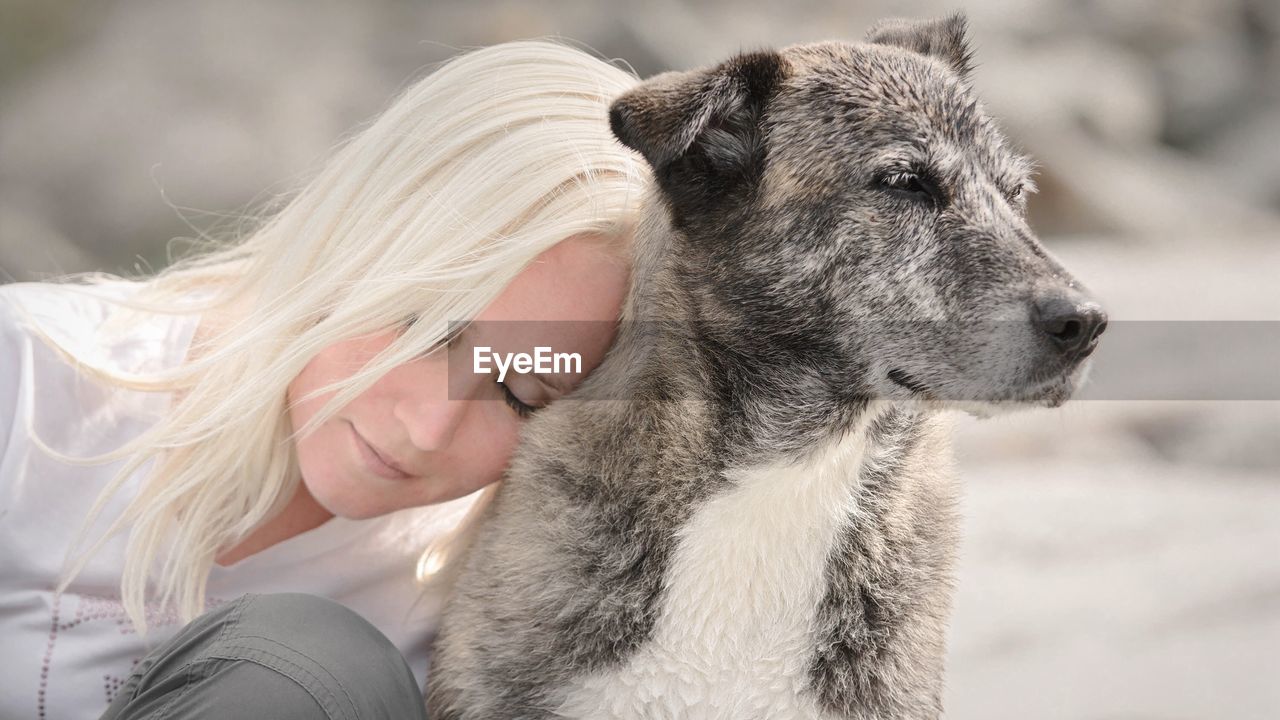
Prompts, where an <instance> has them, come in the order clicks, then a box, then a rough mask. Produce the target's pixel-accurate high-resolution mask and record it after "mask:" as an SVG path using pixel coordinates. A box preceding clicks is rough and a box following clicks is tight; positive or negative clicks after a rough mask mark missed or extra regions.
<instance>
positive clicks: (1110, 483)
mask: <svg viewBox="0 0 1280 720" xmlns="http://www.w3.org/2000/svg"><path fill="white" fill-rule="evenodd" d="M961 8H962V9H964V10H966V11H967V13H968V15H969V19H970V24H971V29H972V36H973V39H974V43H975V45H976V47H977V52H978V54H977V59H978V63H979V65H978V68H977V71H976V74H975V83H976V84H977V86H978V88H979V90H980V92H981V94H982V96H983V97H984V98H985V100H986V103H987V106H988V108H989V109H990V110H991V112H992V113H993V114H995V115H996V116H997V117H999V118H1001V120H1002V121H1003V123H1004V125H1005V127H1006V128H1007V129H1008V131H1009V132H1010V134H1011V136H1012V137H1013V138H1014V139H1015V141H1016V142H1017V143H1018V144H1019V145H1020V146H1021V147H1022V148H1024V149H1025V150H1026V151H1028V152H1029V153H1030V154H1031V155H1033V156H1034V157H1035V158H1036V159H1037V161H1038V162H1039V165H1040V168H1039V178H1038V181H1039V185H1040V192H1039V194H1038V195H1035V196H1033V198H1032V201H1031V216H1032V222H1033V225H1034V226H1035V227H1036V228H1037V230H1038V231H1039V232H1040V233H1041V235H1042V237H1043V239H1044V241H1045V243H1046V245H1048V247H1050V249H1051V250H1052V251H1053V252H1054V253H1055V254H1057V255H1059V256H1060V257H1061V258H1062V259H1063V261H1064V262H1065V263H1066V264H1067V266H1068V267H1069V268H1071V269H1072V270H1073V271H1074V272H1075V274H1076V275H1077V276H1079V277H1080V278H1081V279H1083V280H1084V281H1085V282H1086V284H1088V285H1089V286H1090V287H1091V288H1092V289H1093V290H1094V291H1095V292H1096V294H1097V295H1098V296H1100V298H1101V299H1102V300H1103V301H1104V303H1105V304H1106V305H1107V308H1108V310H1109V311H1110V313H1111V316H1112V318H1113V319H1115V320H1119V321H1154V320H1162V321H1186V320H1200V321H1225V320H1237V321H1239V320H1254V321H1280V290H1278V289H1277V278H1280V80H1278V78H1280V44H1278V43H1277V38H1278V36H1280V1H1277V0H1022V1H1019V2H1014V1H1013V0H982V1H979V0H973V1H972V2H968V3H964V2H947V3H939V2H932V1H930V2H926V1H923V0H920V1H903V2H889V1H888V0H860V1H859V2H856V3H855V2H834V1H832V0H792V2H789V3H785V4H784V3H778V2H771V3H763V2H762V3H750V2H678V1H676V0H651V1H650V2H646V3H624V2H610V3H587V2H558V3H554V4H543V3H533V2H514V1H507V2H494V1H493V0H468V1H466V2H463V1H460V0H450V1H440V2H430V3H423V2H409V1H408V0H376V1H375V0H366V1H365V2H360V3H354V2H332V1H329V0H271V1H270V2H264V1H262V0H256V1H250V0H221V1H220V2H217V3H211V2H198V1H196V0H168V1H166V2H158V1H155V0H96V1H94V2H66V1H64V0H0V278H2V279H3V280H6V281H7V280H30V279H40V278H47V277H51V276H54V275H57V274H60V273H65V272H73V271H82V270H93V269H102V270H107V271H110V272H116V273H121V274H129V275H131V274H137V273H139V272H145V271H146V270H147V268H157V267H160V266H163V265H164V263H165V262H166V259H165V258H166V245H167V243H168V241H170V240H171V239H172V238H178V237H197V236H199V235H200V234H201V233H203V232H208V231H219V232H222V233H225V232H228V231H233V230H234V228H235V227H236V224H237V222H238V219H239V218H240V216H241V214H242V213H243V211H245V210H246V209H247V208H251V207H257V206H259V205H260V204H261V203H263V202H264V201H267V200H269V199H270V198H271V197H273V196H274V195H276V194H278V193H281V192H285V191H288V190H289V189H291V188H293V187H295V186H296V183H299V182H302V181H303V180H305V178H306V177H307V174H308V173H309V172H310V171H312V170H314V169H315V168H316V166H317V165H318V163H319V162H320V161H321V160H322V159H323V158H324V156H325V154H326V153H327V151H328V149H329V148H330V147H332V146H333V145H334V144H335V143H336V142H337V141H338V140H339V138H340V137H342V136H343V135H344V134H345V133H348V132H353V131H355V130H356V129H358V126H359V124H360V123H361V122H363V121H366V120H368V119H370V118H372V117H374V116H375V115H376V114H377V113H378V112H379V111H380V110H381V109H382V108H383V107H384V106H385V104H386V103H387V102H389V101H390V99H391V97H392V95H393V94H394V93H395V91H396V90H397V89H399V88H401V87H403V86H404V85H406V84H407V83H409V82H411V81H412V80H414V79H416V78H418V77H420V76H422V75H423V74H425V73H426V72H429V71H430V69H431V67H432V66H433V64H434V63H436V62H438V61H440V60H443V59H445V58H447V57H449V56H450V55H452V54H453V53H455V52H457V51H458V50H460V49H464V48H467V47H472V46H478V45H487V44H491V43H496V42H501V41H504V40H510V39H516V38H528V37H535V36H546V35H559V36H562V37H564V38H569V39H573V40H577V41H581V42H583V43H586V44H587V45H589V46H591V47H593V48H595V49H596V50H597V51H599V52H600V53H602V54H604V55H606V56H609V57H616V58H622V59H625V60H626V61H628V62H629V63H630V64H631V65H632V66H633V67H634V68H635V69H636V71H637V72H639V73H640V74H641V75H648V74H651V73H654V72H658V71H660V70H663V69H667V68H685V67H690V66H693V65H698V64H702V63H706V62H712V61H715V60H719V59H721V58H723V57H725V56H726V55H727V54H729V53H732V52H735V51H737V50H739V49H750V48H754V47H760V46H764V45H776V44H786V43H791V42H801V41H807V40H816V39H825V38H846V39H857V38H859V37H861V35H862V33H863V32H864V31H865V29H866V28H867V27H868V25H870V23H871V22H873V21H874V20H875V19H877V18H880V17H885V16H890V15H906V16H930V15H938V14H943V13H946V12H950V11H952V10H955V9H961ZM1272 332H1274V331H1272ZM1191 341H1192V342H1194V338H1193V339H1192V340H1191ZM1106 347H1107V342H1106V338H1104V341H1103V349H1104V351H1105V349H1106ZM1215 349H1216V348H1215ZM1230 352H1231V351H1230V350H1229V349H1222V354H1223V355H1226V354H1230ZM1273 360H1275V358H1267V359H1263V361H1265V362H1271V361H1273ZM1106 361H1107V357H1106V355H1105V352H1104V353H1101V354H1100V355H1099V358H1098V363H1099V365H1100V367H1103V364H1104V363H1105V362H1106ZM1277 365H1280V363H1274V364H1273V365H1272V366H1271V367H1276V366H1277ZM1213 373H1214V367H1213V365H1212V364H1211V363H1210V364H1208V365H1206V366H1205V367H1204V369H1203V374H1206V375H1212V374H1213ZM1268 397H1269V396H1268ZM959 451H960V457H961V467H962V469H963V472H964V476H965V482H966V493H967V497H966V501H965V512H966V522H967V530H968V533H967V534H968V537H967V540H966V545H965V547H964V550H963V558H964V559H963V564H962V567H961V569H960V575H959V592H958V597H957V607H956V615H955V623H954V626H953V634H952V654H951V660H950V666H951V668H950V675H949V690H948V697H947V708H948V711H947V716H948V717H950V718H963V719H966V720H968V719H970V718H972V719H974V720H977V719H982V720H998V719H1002V718H1008V719H1009V720H1025V719H1028V718H1034V719H1035V720H1054V719H1057V718H1063V719H1066V718H1073V719H1076V718H1079V719H1088V720H1119V719H1122V718H1123V719H1130V718H1131V719H1134V720H1139V719H1140V720H1185V719H1190V718H1203V719H1205V720H1219V719H1232V720H1246V719H1253V718H1257V719H1259V720H1262V719H1266V720H1272V719H1274V718H1277V717H1280V682H1277V680H1276V679H1277V678H1280V659H1278V658H1280V653H1277V648H1278V647H1280V559H1278V556H1280V522H1278V521H1277V516H1278V515H1280V482H1278V481H1280V404H1278V403H1276V402H1274V401H1266V398H1260V399H1259V400H1258V401H1255V402H1247V401H1232V402H1227V401H1203V400H1202V401H1183V402H1178V401H1170V400H1165V401H1133V400H1127V401H1118V400H1079V401H1075V402H1072V403H1069V404H1068V405H1067V406H1066V407H1065V408H1063V409H1061V410H1058V411H1039V412H1029V413H1023V414H1019V415H1014V416H1011V417H1008V418H1003V419H996V420H991V421H985V422H976V421H972V420H968V419H965V420H963V421H962V423H961V435H960V438H959Z"/></svg>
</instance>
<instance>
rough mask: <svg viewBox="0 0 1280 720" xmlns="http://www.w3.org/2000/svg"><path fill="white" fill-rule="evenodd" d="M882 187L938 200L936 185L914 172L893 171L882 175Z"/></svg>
mask: <svg viewBox="0 0 1280 720" xmlns="http://www.w3.org/2000/svg"><path fill="white" fill-rule="evenodd" d="M880 187H881V188H883V189H885V190H891V191H893V192H898V193H907V194H909V195H912V196H914V197H915V198H918V199H920V200H928V201H936V200H937V199H938V195H937V192H936V187H935V186H934V184H933V183H932V182H930V181H929V180H928V179H926V178H924V177H921V176H920V175H918V174H916V173H913V172H891V173H886V174H884V175H882V176H880Z"/></svg>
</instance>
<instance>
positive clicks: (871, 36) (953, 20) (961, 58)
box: [867, 12, 973, 78]
mask: <svg viewBox="0 0 1280 720" xmlns="http://www.w3.org/2000/svg"><path fill="white" fill-rule="evenodd" d="M967 29H968V23H967V22H966V21H965V16H964V13H961V12H957V13H954V14H952V15H949V16H947V17H945V18H937V19H934V20H903V19H900V18H894V19H891V20H882V21H880V22H878V23H876V24H875V25H873V26H872V27H871V30H869V31H868V32H867V42H871V43H877V44H880V45H895V46H897V47H900V48H906V49H907V50H912V51H914V52H918V53H920V54H922V55H932V56H933V57H936V58H939V59H941V60H943V61H945V62H946V63H948V64H949V65H951V67H952V68H954V69H955V71H956V72H957V73H959V74H960V77H961V78H968V77H969V73H970V72H972V71H973V50H972V48H970V47H969V38H968V33H967Z"/></svg>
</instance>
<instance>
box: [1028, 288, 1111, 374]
mask: <svg viewBox="0 0 1280 720" xmlns="http://www.w3.org/2000/svg"><path fill="white" fill-rule="evenodd" d="M1032 322H1034V323H1035V325H1036V327H1038V328H1040V330H1041V331H1043V332H1044V334H1045V335H1048V336H1049V339H1050V340H1051V341H1052V342H1053V344H1054V346H1055V347H1057V348H1058V349H1059V350H1061V351H1062V353H1063V354H1064V355H1066V356H1068V357H1070V358H1072V359H1074V360H1083V359H1084V358H1086V357H1088V356H1089V354H1090V353H1092V352H1093V349H1094V348H1095V347H1097V346H1098V336H1099V335H1102V332H1103V331H1104V330H1106V329H1107V314H1106V313H1105V312H1103V310H1102V308H1101V307H1100V306H1099V305H1098V304H1097V303H1096V302H1092V301H1090V300H1085V299H1083V298H1079V297H1072V296H1070V295H1065V294H1062V293H1050V294H1047V295H1042V296H1040V297H1039V298H1036V301H1035V304H1034V307H1033V308H1032Z"/></svg>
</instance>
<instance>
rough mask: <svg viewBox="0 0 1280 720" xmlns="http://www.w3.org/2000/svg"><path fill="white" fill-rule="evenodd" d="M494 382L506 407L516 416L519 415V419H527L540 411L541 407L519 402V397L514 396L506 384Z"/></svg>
mask: <svg viewBox="0 0 1280 720" xmlns="http://www.w3.org/2000/svg"><path fill="white" fill-rule="evenodd" d="M495 382H497V383H498V387H499V388H501V389H502V399H503V400H504V401H505V402H506V403H507V405H508V406H510V408H511V409H512V410H515V412H516V414H517V415H519V416H520V417H522V418H527V417H529V416H530V415H533V414H534V413H535V412H537V411H538V410H540V409H541V406H538V405H530V404H528V403H526V402H524V401H523V400H521V399H520V398H519V397H517V396H516V394H515V393H514V392H512V391H511V387H510V386H508V385H507V384H506V383H504V382H501V381H495Z"/></svg>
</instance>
